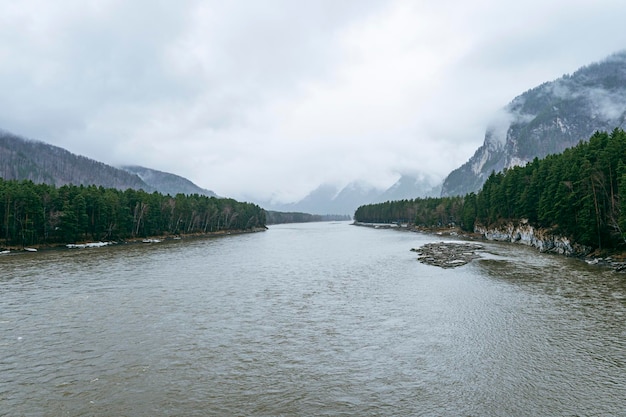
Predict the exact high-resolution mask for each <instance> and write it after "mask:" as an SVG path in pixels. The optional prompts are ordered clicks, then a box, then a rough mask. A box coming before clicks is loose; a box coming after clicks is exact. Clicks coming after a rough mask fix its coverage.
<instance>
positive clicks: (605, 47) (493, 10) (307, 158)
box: [0, 0, 626, 202]
mask: <svg viewBox="0 0 626 417" xmlns="http://www.w3.org/2000/svg"><path fill="white" fill-rule="evenodd" d="M625 19H626V2H624V1H623V0H585V1H581V0H567V1H565V0H553V1H545V0H525V1H515V2H512V1H508V0H505V1H502V0H473V1H464V0H423V1H418V0H413V1H410V0H399V1H392V0H389V1H376V0H354V1H352V0H316V1H313V0H245V1H244V0H239V1H237V0H234V1H233V0H230V1H225V0H215V1H213V0H198V1H195V0H177V1H166V0H161V1H155V0H150V1H148V0H145V1H144V0H133V1H123V0H56V1H49V0H20V1H13V0H0V91H1V93H0V128H1V129H4V130H7V131H10V132H13V133H16V134H19V135H22V136H25V137H29V138H32V139H37V140H41V141H44V142H48V143H51V144H55V145H58V146H61V147H63V148H65V149H68V150H69V151H71V152H74V153H77V154H81V155H85V156H88V157H90V158H94V159H97V160H99V161H102V162H105V163H109V164H113V165H120V164H137V165H143V166H147V167H150V168H154V169H158V170H162V171H167V172H172V173H176V174H179V175H182V176H184V177H187V178H189V179H191V180H192V181H194V182H195V183H196V184H198V185H200V186H202V187H205V188H209V189H211V190H214V191H215V192H217V193H218V194H220V195H225V196H230V197H234V198H265V199H268V198H273V199H274V200H276V201H282V202H288V201H293V200H297V199H299V198H301V197H303V196H304V195H305V194H307V193H308V192H309V191H311V190H312V189H313V188H315V187H317V186H318V185H319V184H321V183H333V184H337V185H344V184H346V183H348V182H350V181H354V180H364V181H367V182H369V183H371V184H373V185H375V186H377V187H387V186H390V185H391V184H392V183H393V182H394V181H395V180H396V179H397V178H398V177H399V175H400V174H402V173H412V174H416V173H423V174H427V175H430V176H433V177H436V178H437V179H443V178H444V177H445V175H446V174H448V173H449V172H450V171H451V170H452V169H454V168H456V167H458V166H459V165H461V164H462V163H464V162H465V161H467V159H469V157H470V156H471V155H472V154H473V153H474V151H475V150H476V148H478V147H479V146H480V145H481V144H482V141H483V139H484V131H485V128H486V126H487V124H488V123H489V121H490V119H491V118H493V117H494V115H495V114H496V113H497V111H498V109H500V108H501V107H503V106H505V105H506V104H507V103H508V102H509V101H511V100H512V99H513V98H514V97H515V96H517V95H519V94H521V93H523V92H524V91H526V90H528V89H530V88H532V87H535V86H537V85H539V84H541V83H542V82H544V81H550V80H553V79H556V78H558V77H560V76H562V75H563V74H566V73H572V72H574V71H575V70H576V69H578V68H579V67H581V66H583V65H587V64H590V63H592V62H596V61H599V60H602V59H603V58H605V57H606V56H608V55H610V54H612V53H614V52H617V51H620V50H623V49H626V30H624V29H623V27H624V21H625Z"/></svg>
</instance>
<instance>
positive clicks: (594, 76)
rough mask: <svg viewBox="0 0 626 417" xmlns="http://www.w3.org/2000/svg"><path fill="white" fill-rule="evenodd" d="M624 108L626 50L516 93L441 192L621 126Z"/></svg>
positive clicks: (468, 187) (468, 188)
mask: <svg viewBox="0 0 626 417" xmlns="http://www.w3.org/2000/svg"><path fill="white" fill-rule="evenodd" d="M625 111H626V52H621V53H617V54H614V55H612V56H610V57H608V58H607V59H605V60H604V61H602V62H599V63H595V64H591V65H589V66H586V67H583V68H580V69H579V70H577V71H576V72H574V73H573V74H572V75H565V76H563V77H562V78H559V79H557V80H555V81H552V82H546V83H544V84H542V85H540V86H538V87H536V88H533V89H531V90H529V91H527V92H525V93H523V94H522V95H520V96H518V97H516V98H515V99H514V100H513V101H512V102H511V103H510V104H509V105H507V106H506V107H505V108H504V109H503V111H502V113H501V114H500V115H499V116H498V117H497V118H496V119H497V120H495V121H494V122H493V123H492V125H491V126H490V127H489V128H488V129H487V132H486V134H485V140H484V143H483V145H482V146H481V147H480V148H479V149H478V150H477V151H476V153H475V154H474V156H472V157H471V158H470V160H469V161H468V162H466V163H465V164H464V165H463V166H461V167H460V168H458V169H456V170H454V171H452V172H451V173H450V174H449V175H448V177H447V178H446V179H445V181H444V184H443V187H442V192H441V195H442V196H452V195H464V194H467V193H469V192H476V191H478V190H479V189H480V188H481V187H482V185H483V184H484V182H485V181H486V180H487V178H488V177H489V175H490V174H491V172H492V171H495V172H500V171H502V170H503V169H504V168H511V167H513V166H517V165H524V164H526V163H527V162H529V161H532V160H533V158H535V157H539V158H543V157H545V156H546V155H549V154H554V153H560V152H563V150H564V149H566V148H568V147H571V146H574V145H576V144H577V143H578V142H579V141H580V140H583V139H587V138H589V137H590V136H591V135H592V134H593V133H594V132H596V131H609V132H610V131H612V130H613V129H614V128H616V127H620V126H621V125H622V123H623V121H624V114H625Z"/></svg>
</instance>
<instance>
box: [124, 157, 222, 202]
mask: <svg viewBox="0 0 626 417" xmlns="http://www.w3.org/2000/svg"><path fill="white" fill-rule="evenodd" d="M121 168H122V169H123V170H125V171H127V172H130V173H131V174H135V175H137V176H138V177H139V178H141V179H142V181H143V182H145V183H146V184H148V185H149V186H150V187H152V188H154V189H155V190H157V191H158V192H160V193H161V194H169V195H171V196H175V195H176V194H178V193H182V194H199V195H206V196H208V197H217V194H215V193H214V192H213V191H211V190H207V189H205V188H201V187H199V186H197V185H196V184H194V183H193V182H191V181H189V180H188V179H187V178H184V177H181V176H179V175H176V174H170V173H169V172H163V171H158V170H156V169H151V168H146V167H142V166H137V165H124V166H122V167H121Z"/></svg>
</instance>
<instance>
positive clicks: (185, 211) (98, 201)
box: [0, 178, 265, 247]
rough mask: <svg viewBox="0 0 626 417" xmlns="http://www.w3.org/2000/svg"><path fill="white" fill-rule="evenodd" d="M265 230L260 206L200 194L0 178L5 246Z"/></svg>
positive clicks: (0, 224)
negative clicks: (173, 193) (40, 182)
mask: <svg viewBox="0 0 626 417" xmlns="http://www.w3.org/2000/svg"><path fill="white" fill-rule="evenodd" d="M264 226H265V212H264V210H263V209H261V208H260V207H259V206H257V205H255V204H251V203H242V202H238V201H236V200H233V199H228V198H215V197H207V196H203V195H198V194H191V195H185V194H177V195H176V196H174V197H172V196H170V195H163V194H160V193H157V192H154V193H148V192H145V191H142V190H133V189H127V190H125V191H121V190H118V189H114V188H104V187H102V186H100V187H97V186H83V185H81V186H75V185H64V186H61V187H58V188H57V187H55V186H54V185H48V184H35V183H33V182H32V181H16V180H8V181H7V180H3V179H1V178H0V242H3V244H4V246H7V247H8V246H30V245H42V244H58V243H75V242H82V241H91V240H124V239H129V238H140V237H148V236H163V235H168V234H170V235H184V234H196V233H210V232H219V231H229V230H250V229H253V228H257V227H264Z"/></svg>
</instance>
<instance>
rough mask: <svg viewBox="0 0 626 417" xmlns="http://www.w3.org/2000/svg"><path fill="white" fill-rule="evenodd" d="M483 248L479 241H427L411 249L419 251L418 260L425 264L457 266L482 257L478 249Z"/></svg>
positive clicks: (446, 266) (442, 266)
mask: <svg viewBox="0 0 626 417" xmlns="http://www.w3.org/2000/svg"><path fill="white" fill-rule="evenodd" d="M482 249H484V247H483V246H482V245H480V244H477V243H455V242H436V243H427V244H425V245H423V246H421V247H419V248H414V249H411V251H413V252H417V255H418V257H417V260H418V261H420V262H421V263H423V264H427V265H433V266H438V267H441V268H456V267H459V266H463V265H465V264H467V263H468V262H471V261H472V260H474V259H478V258H480V255H479V254H478V251H481V250H482Z"/></svg>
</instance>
